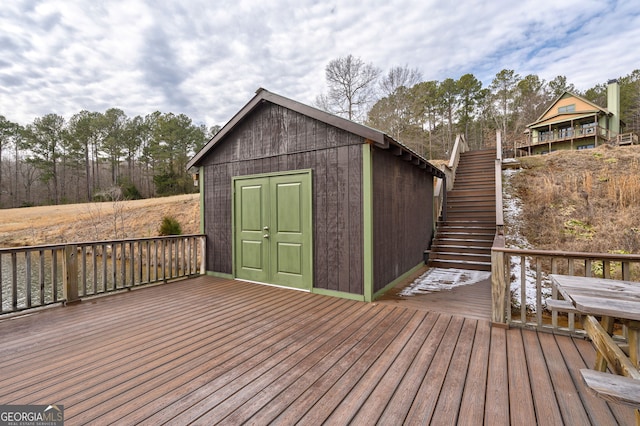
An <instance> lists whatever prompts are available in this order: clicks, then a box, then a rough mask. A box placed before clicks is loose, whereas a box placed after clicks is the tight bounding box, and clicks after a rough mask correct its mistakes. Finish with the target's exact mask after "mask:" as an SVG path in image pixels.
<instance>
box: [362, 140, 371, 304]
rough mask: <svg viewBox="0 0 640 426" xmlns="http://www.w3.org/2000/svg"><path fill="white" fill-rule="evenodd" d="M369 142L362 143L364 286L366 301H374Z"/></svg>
mask: <svg viewBox="0 0 640 426" xmlns="http://www.w3.org/2000/svg"><path fill="white" fill-rule="evenodd" d="M372 162H373V159H372V152H371V146H370V145H369V144H363V145H362V234H363V237H364V238H363V240H364V241H363V250H362V251H363V257H364V259H363V263H362V264H363V281H364V282H363V287H364V300H365V302H371V301H373V173H372V170H373V165H372Z"/></svg>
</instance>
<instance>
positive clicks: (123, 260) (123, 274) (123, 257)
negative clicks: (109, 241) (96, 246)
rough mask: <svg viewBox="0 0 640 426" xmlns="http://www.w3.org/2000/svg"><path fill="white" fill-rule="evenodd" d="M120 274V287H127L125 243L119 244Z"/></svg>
mask: <svg viewBox="0 0 640 426" xmlns="http://www.w3.org/2000/svg"><path fill="white" fill-rule="evenodd" d="M120 259H121V262H120V267H121V269H120V276H121V278H122V283H121V285H122V288H125V287H127V244H126V243H124V242H123V243H122V244H120Z"/></svg>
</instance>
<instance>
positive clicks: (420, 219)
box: [372, 148, 433, 292]
mask: <svg viewBox="0 0 640 426" xmlns="http://www.w3.org/2000/svg"><path fill="white" fill-rule="evenodd" d="M372 153H373V163H372V165H373V281H374V283H373V287H374V292H375V291H378V290H380V289H382V288H384V286H385V285H387V284H389V283H390V282H391V281H393V280H395V279H396V278H397V277H399V276H400V275H402V274H403V273H405V272H407V271H408V270H410V269H411V268H413V267H414V266H416V265H418V264H419V263H420V261H421V260H422V255H423V252H424V250H425V249H426V248H427V247H428V246H429V241H430V240H431V237H432V233H433V231H432V227H433V226H432V216H433V210H432V207H431V206H432V203H433V177H432V175H431V174H430V173H429V172H427V171H426V170H424V169H420V168H418V167H415V166H412V165H411V164H409V163H408V162H406V161H404V160H403V159H402V158H401V157H397V156H395V155H393V154H392V152H391V151H385V150H381V149H376V148H374V149H373V150H372Z"/></svg>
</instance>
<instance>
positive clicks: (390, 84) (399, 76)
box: [380, 65, 422, 96]
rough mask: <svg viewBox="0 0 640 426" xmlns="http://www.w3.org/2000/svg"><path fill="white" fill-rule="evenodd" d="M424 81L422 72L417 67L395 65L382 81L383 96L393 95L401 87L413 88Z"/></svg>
mask: <svg viewBox="0 0 640 426" xmlns="http://www.w3.org/2000/svg"><path fill="white" fill-rule="evenodd" d="M421 81H422V73H421V72H420V71H419V70H418V69H417V68H411V69H410V68H408V67H407V65H405V66H404V67H393V68H391V69H390V70H389V72H388V73H387V75H385V76H384V77H382V79H381V81H380V90H381V92H382V96H391V95H392V94H394V93H395V92H396V91H397V90H398V89H399V88H401V87H405V88H407V89H411V88H412V87H413V86H415V85H416V84H418V83H420V82H421Z"/></svg>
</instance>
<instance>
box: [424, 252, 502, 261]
mask: <svg viewBox="0 0 640 426" xmlns="http://www.w3.org/2000/svg"><path fill="white" fill-rule="evenodd" d="M431 256H433V260H438V261H440V260H461V261H465V262H488V263H489V264H491V254H490V253H489V254H478V253H460V252H441V251H439V252H436V253H434V252H431ZM431 256H429V259H431Z"/></svg>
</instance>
